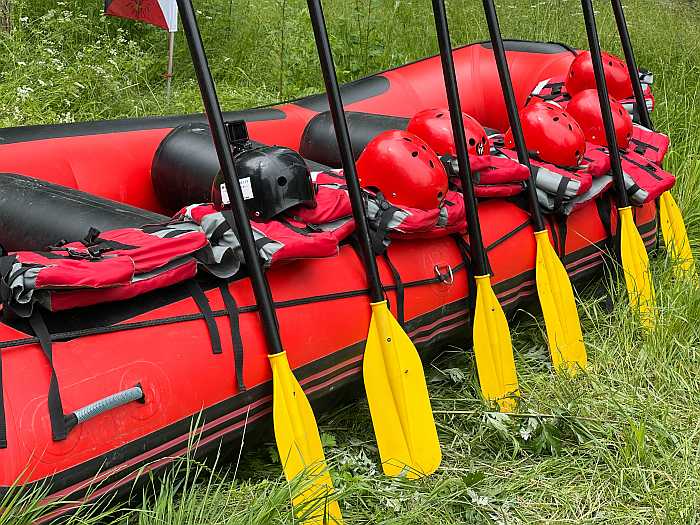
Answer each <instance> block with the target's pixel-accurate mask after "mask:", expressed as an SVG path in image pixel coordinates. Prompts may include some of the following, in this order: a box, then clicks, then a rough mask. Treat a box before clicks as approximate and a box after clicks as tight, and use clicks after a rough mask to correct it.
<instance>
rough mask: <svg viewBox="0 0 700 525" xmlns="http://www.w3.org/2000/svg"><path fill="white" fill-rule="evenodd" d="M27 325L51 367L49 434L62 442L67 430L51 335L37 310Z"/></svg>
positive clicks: (66, 435) (36, 309)
mask: <svg viewBox="0 0 700 525" xmlns="http://www.w3.org/2000/svg"><path fill="white" fill-rule="evenodd" d="M29 324H30V325H31V327H32V330H34V334H36V336H37V338H38V339H39V344H40V345H41V349H42V350H43V352H44V355H45V356H46V360H47V361H48V362H49V367H51V380H50V382H49V394H48V407H49V418H50V419H51V434H52V435H53V440H54V441H63V440H64V439H66V438H67V437H68V428H67V427H66V420H65V415H64V413H63V403H62V402H61V393H60V391H59V389H58V377H57V376H56V369H55V368H54V365H53V348H52V344H51V334H49V330H48V328H46V323H45V322H44V318H43V317H42V316H41V313H40V312H39V309H38V308H35V309H34V313H33V314H32V316H31V317H30V318H29Z"/></svg>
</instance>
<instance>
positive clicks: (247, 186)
mask: <svg viewBox="0 0 700 525" xmlns="http://www.w3.org/2000/svg"><path fill="white" fill-rule="evenodd" d="M238 182H239V183H240V184H241V191H242V192H243V200H246V201H247V200H250V199H252V198H254V197H255V195H253V185H252V184H251V182H250V177H245V178H243V179H238Z"/></svg>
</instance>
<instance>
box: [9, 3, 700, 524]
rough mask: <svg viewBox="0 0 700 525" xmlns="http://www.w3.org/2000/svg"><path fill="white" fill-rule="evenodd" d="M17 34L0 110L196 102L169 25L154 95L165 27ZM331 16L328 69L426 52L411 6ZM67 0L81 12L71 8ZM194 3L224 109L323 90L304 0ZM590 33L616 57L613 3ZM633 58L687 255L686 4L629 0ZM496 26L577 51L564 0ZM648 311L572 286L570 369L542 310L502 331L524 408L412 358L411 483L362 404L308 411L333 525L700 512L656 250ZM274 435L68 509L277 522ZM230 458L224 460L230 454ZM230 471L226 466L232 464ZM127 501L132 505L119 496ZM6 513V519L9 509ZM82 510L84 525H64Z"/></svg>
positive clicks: (686, 385) (458, 359)
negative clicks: (581, 364) (434, 454)
mask: <svg viewBox="0 0 700 525" xmlns="http://www.w3.org/2000/svg"><path fill="white" fill-rule="evenodd" d="M17 3H18V5H17V8H16V10H15V21H16V24H17V26H16V30H15V31H14V33H13V34H12V35H10V36H5V37H0V49H1V50H2V52H0V107H2V108H3V109H4V110H3V111H2V112H1V113H0V123H2V124H3V125H20V124H29V123H44V122H46V123H49V122H66V121H72V120H90V119H103V118H116V117H126V116H140V115H145V114H162V113H180V112H193V111H199V110H200V101H199V98H198V97H199V95H198V92H197V90H196V84H195V81H194V78H193V71H192V69H191V66H190V65H189V60H188V57H187V55H186V50H185V46H184V42H183V40H182V35H179V36H178V43H177V45H178V53H177V59H176V63H177V68H176V78H175V80H174V96H173V99H172V101H171V102H167V101H166V100H165V97H164V95H163V81H162V72H163V70H164V68H165V50H166V42H165V36H164V34H163V33H161V32H159V31H156V30H154V29H150V28H147V27H144V26H138V25H136V24H132V23H129V22H124V21H117V20H113V19H105V18H102V17H100V16H99V12H98V11H97V9H98V6H97V4H99V2H95V1H92V0H91V1H88V0H74V1H71V2H57V3H56V4H54V3H53V2H49V1H48V0H17ZM326 4H327V18H328V20H329V23H330V31H331V35H332V39H333V46H334V50H335V53H336V59H337V61H338V70H339V72H340V75H341V77H342V79H343V80H350V79H353V78H357V77H360V76H363V75H366V74H370V73H372V72H375V71H378V70H381V69H384V68H387V67H391V66H396V65H400V64H402V63H405V62H407V61H409V60H413V59H416V58H420V57H423V56H426V55H428V54H432V53H435V52H436V43H435V39H434V36H433V33H432V31H433V26H432V19H431V11H430V2H428V1H427V0H425V1H421V2H418V1H417V0H372V2H371V3H370V2H369V0H352V1H340V0H328V1H327V2H326ZM76 5H77V6H78V7H76ZM231 5H232V6H233V9H232V13H231V14H229V7H230V6H229V2H227V1H224V0H219V1H217V2H215V1H213V0H201V1H198V2H197V7H198V8H199V9H200V10H201V14H200V20H201V25H202V30H203V33H204V36H205V38H206V44H207V47H208V49H209V50H210V59H211V63H212V66H213V68H214V74H215V76H216V78H217V80H218V83H219V84H218V85H219V91H220V95H221V98H222V102H223V105H224V106H225V107H226V108H227V109H234V108H245V107H251V106H255V105H260V104H267V103H272V102H275V101H277V100H280V99H285V98H292V97H297V96H302V95H306V94H310V93H314V92H318V91H320V90H321V79H320V75H319V72H318V67H317V61H316V58H315V52H314V46H313V41H312V39H311V32H310V27H309V24H308V21H307V14H306V11H305V2H303V1H300V0H289V1H287V0H255V1H254V0H234V1H233V3H232V4H231ZM597 6H598V7H599V8H600V10H601V13H600V16H599V24H600V26H601V37H602V41H603V47H604V48H606V49H608V50H611V51H613V52H616V53H619V52H620V48H619V44H618V42H617V39H616V35H615V32H614V26H613V23H612V17H611V14H610V13H609V12H608V10H607V9H605V7H606V3H605V2H601V1H599V2H597ZM626 6H627V12H628V18H629V21H630V25H631V31H632V33H633V37H634V40H635V42H636V51H637V55H638V61H639V63H640V64H641V65H643V66H645V67H648V68H650V69H652V70H653V71H654V72H655V74H656V88H655V94H656V97H657V102H658V109H657V111H656V113H655V115H654V117H655V121H656V124H657V126H658V128H659V129H661V130H662V131H665V132H668V133H670V135H671V138H672V142H673V149H672V151H671V152H670V154H669V156H668V161H667V167H668V168H669V169H670V170H672V171H673V172H674V173H676V174H677V175H678V177H679V183H678V185H677V187H676V189H675V190H674V193H675V194H676V195H677V196H678V198H679V202H680V204H681V206H682V208H683V209H684V213H685V217H686V220H687V223H688V227H689V231H690V235H691V239H692V241H693V243H694V248H695V249H696V252H697V250H698V248H699V246H698V242H697V241H698V240H699V239H700V188H699V185H700V87H699V84H700V15H699V14H698V7H697V4H695V3H692V2H681V1H675V2H670V1H663V0H628V1H627V2H626ZM499 7H500V13H501V17H502V25H503V29H504V32H505V33H506V34H507V35H508V36H510V37H514V38H529V39H539V40H558V41H563V42H566V43H568V44H571V45H574V46H585V33H584V30H583V26H582V20H581V17H580V16H579V9H580V7H579V3H578V1H576V0H556V1H542V0H540V1H538V0H503V1H501V2H500V4H499ZM449 8H450V16H451V21H452V28H453V37H454V40H455V42H459V43H464V42H469V41H475V40H483V39H485V38H486V28H485V23H484V20H483V16H482V14H481V12H480V9H479V8H480V2H478V1H474V2H456V1H452V2H450V5H449ZM653 270H654V275H655V277H656V283H657V290H658V292H659V300H660V305H661V317H660V321H659V325H658V329H657V330H656V331H655V332H654V333H653V334H651V335H645V334H644V333H642V332H641V331H640V329H639V328H638V325H637V323H636V322H635V321H634V319H633V317H632V315H631V313H630V311H629V309H628V307H627V306H626V301H625V300H624V294H623V293H622V291H621V290H620V289H619V288H614V289H612V290H611V293H612V295H613V297H614V298H615V299H616V300H615V304H616V306H615V308H613V311H612V312H610V311H607V310H606V309H605V308H604V306H605V305H604V304H603V303H602V302H600V301H597V300H595V299H593V298H592V297H593V295H592V294H588V293H584V294H583V295H582V297H583V298H582V301H581V305H580V312H581V316H582V320H583V322H584V333H585V338H586V342H587V345H588V350H589V357H590V363H591V366H590V369H589V371H588V373H587V374H585V375H582V376H580V377H577V378H575V379H563V378H560V377H556V376H554V375H553V374H552V373H551V370H550V368H549V366H548V360H547V356H546V348H545V347H544V344H543V327H542V323H541V319H529V320H528V318H525V320H524V321H522V322H520V323H519V324H518V325H517V326H515V327H514V328H513V332H514V343H515V347H516V348H517V350H518V351H517V365H518V371H519V374H520V380H521V386H522V392H523V405H522V407H521V413H520V414H518V415H512V416H506V415H500V414H495V413H492V412H489V411H488V409H487V407H485V405H484V404H483V403H482V402H481V401H480V400H479V398H478V396H477V394H476V378H475V371H474V363H473V359H472V357H471V355H470V354H469V353H468V352H466V351H465V350H464V349H460V348H450V349H448V350H449V352H448V354H447V356H446V357H444V358H442V359H441V360H440V361H438V362H435V363H432V365H431V366H430V367H428V373H429V379H430V388H431V394H432V397H433V400H434V407H435V409H436V413H437V419H438V424H439V429H440V437H441V442H442V443H443V452H444V462H443V465H442V467H441V469H440V470H439V471H438V473H437V474H436V475H434V476H432V477H430V478H429V479H426V480H423V481H419V482H414V483H409V482H406V481H403V480H394V479H387V478H385V477H383V476H382V475H381V474H380V473H379V472H378V470H377V452H376V450H375V448H374V444H373V442H372V435H371V432H370V431H368V429H369V428H370V423H369V419H368V411H367V407H366V404H365V403H364V402H360V403H358V405H357V406H354V407H352V408H351V409H344V410H339V411H338V412H337V413H336V414H332V415H329V416H325V417H323V418H322V431H323V432H324V438H325V440H326V442H327V446H326V450H327V452H328V456H329V458H330V459H331V460H332V463H333V470H334V475H335V477H336V485H337V486H338V487H339V488H340V491H341V497H342V506H343V510H344V513H345V516H346V518H347V522H348V523H354V524H370V523H372V524H376V523H383V524H436V523H444V524H446V525H447V524H460V523H502V524H509V525H510V524H523V525H524V524H530V523H548V524H565V523H577V524H578V523H584V524H599V523H600V524H602V523H606V524H607V523H610V524H620V525H623V524H624V525H627V524H630V523H641V524H652V523H653V524H686V523H698V522H700V510H699V509H700V496H698V490H697V487H698V484H699V483H700V457H699V456H700V417H699V416H700V374H699V373H698V372H700V350H699V348H700V323H698V319H700V295H699V294H698V292H697V291H696V290H695V289H693V288H692V287H691V286H689V284H688V283H683V282H676V281H674V280H673V279H672V276H671V271H670V262H669V261H668V260H666V259H665V258H664V257H663V254H662V256H661V257H660V258H658V259H657V260H656V261H655V262H654V268H653ZM272 450H273V448H272V447H268V448H262V449H259V450H257V451H250V452H248V453H246V455H245V458H244V460H243V462H242V463H241V464H240V465H236V466H232V465H225V466H224V465H219V466H218V467H217V468H213V469H210V468H209V467H205V466H203V465H199V464H197V463H195V462H192V461H190V462H184V463H181V464H179V466H178V469H177V470H176V471H174V472H173V473H172V474H171V475H169V476H168V477H167V478H166V480H165V482H164V483H163V484H160V485H156V484H154V485H151V486H148V487H147V488H146V489H145V494H146V497H145V499H140V498H135V499H133V500H132V502H130V503H129V502H127V503H123V504H121V505H120V507H121V508H119V509H115V510H114V511H109V512H107V513H106V515H100V514H99V513H98V511H97V510H96V509H86V510H85V511H84V512H85V516H84V517H83V518H76V520H75V521H74V522H75V523H78V522H82V523H92V522H96V521H101V522H116V523H120V524H132V523H139V524H142V525H156V524H194V523H208V524H209V523H211V524H219V523H221V524H258V523H260V524H267V523H292V518H291V510H290V508H289V504H288V501H289V491H290V488H289V487H288V486H287V484H286V483H284V482H283V480H282V478H281V473H280V468H279V465H278V464H277V463H276V461H275V460H274V454H273V453H271V451H272ZM234 467H235V468H234ZM234 472H236V475H235V476H234V474H233V473H234ZM12 497H15V498H16V499H15V500H13V502H7V501H6V502H0V509H5V510H0V524H3V525H4V524H6V523H7V524H10V523H12V524H15V523H30V522H31V521H32V519H33V517H35V515H36V512H39V511H38V510H37V509H36V504H35V498H33V496H32V495H26V494H21V493H13V494H12ZM131 507H134V508H131ZM20 515H21V516H22V517H18V516H20ZM80 520H82V521H80Z"/></svg>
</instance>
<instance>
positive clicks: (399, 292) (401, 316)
mask: <svg viewBox="0 0 700 525" xmlns="http://www.w3.org/2000/svg"><path fill="white" fill-rule="evenodd" d="M382 255H383V257H384V260H385V261H386V264H387V266H389V270H390V271H391V276H392V277H393V278H394V285H395V286H396V320H397V321H398V322H399V324H400V325H401V327H402V328H404V329H405V328H406V327H405V326H404V323H405V308H404V304H405V293H404V286H403V280H402V279H401V274H400V273H399V270H398V269H397V268H396V266H395V265H394V263H393V262H392V260H391V259H390V258H389V252H388V251H385V252H384V253H383V254H382Z"/></svg>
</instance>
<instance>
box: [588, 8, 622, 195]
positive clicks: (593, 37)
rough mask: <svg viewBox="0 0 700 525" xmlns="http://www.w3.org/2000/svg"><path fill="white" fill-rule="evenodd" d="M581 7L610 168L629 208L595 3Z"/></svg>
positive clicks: (616, 187)
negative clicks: (597, 25)
mask: <svg viewBox="0 0 700 525" xmlns="http://www.w3.org/2000/svg"><path fill="white" fill-rule="evenodd" d="M581 7H582V8H583V19H584V21H585V23H586V34H587V35H588V47H589V48H590V50H591V58H592V59H593V73H594V74H595V83H596V87H597V88H598V100H599V101H600V109H601V112H602V115H603V124H604V125H605V138H606V139H607V141H608V150H609V151H610V167H611V169H612V174H613V180H614V181H615V189H616V191H617V204H618V206H619V207H620V208H627V207H628V206H629V205H630V204H629V203H630V201H629V197H628V195H627V189H626V187H625V178H624V174H623V172H622V160H621V158H620V150H619V148H618V144H617V135H616V134H615V124H614V121H613V114H612V109H611V108H610V96H609V94H608V83H607V82H606V81H605V70H604V69H603V58H602V56H601V54H600V40H599V39H598V28H597V27H596V23H595V13H594V12H593V3H592V2H591V0H581Z"/></svg>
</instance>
